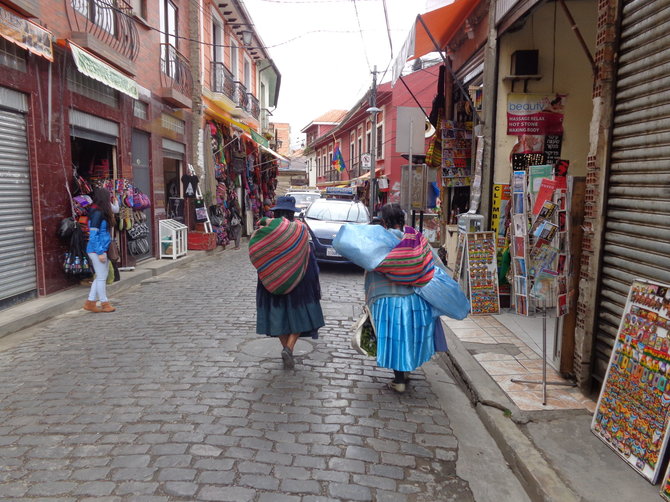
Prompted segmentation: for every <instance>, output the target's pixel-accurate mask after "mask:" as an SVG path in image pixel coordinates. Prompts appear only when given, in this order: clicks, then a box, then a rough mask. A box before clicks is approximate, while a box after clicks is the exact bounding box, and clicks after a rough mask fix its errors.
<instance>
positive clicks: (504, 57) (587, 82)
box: [493, 0, 597, 183]
mask: <svg viewBox="0 0 670 502" xmlns="http://www.w3.org/2000/svg"><path fill="white" fill-rule="evenodd" d="M566 4H567V6H568V8H569V9H570V12H571V13H572V16H573V18H574V19H575V21H576V23H577V26H578V27H579V30H580V31H581V33H582V36H583V37H584V40H585V41H586V44H587V45H588V46H589V50H590V51H591V54H593V53H594V47H595V38H596V15H597V12H596V3H595V1H593V0H588V1H567V2H566ZM554 21H555V22H556V29H555V30H554ZM498 47H499V51H500V52H499V59H498V96H497V109H496V139H495V160H494V162H495V165H494V174H493V177H494V181H493V183H509V182H510V170H511V167H510V161H509V156H510V152H511V151H512V147H513V146H514V144H515V143H516V136H507V134H506V133H507V115H506V106H507V94H508V93H511V91H512V84H511V82H506V81H503V77H505V76H506V75H509V74H511V70H510V65H511V56H512V53H513V52H514V51H517V50H523V49H525V50H530V49H537V50H538V51H539V74H541V75H542V79H541V80H539V81H535V80H531V81H529V82H528V88H527V92H528V93H560V94H567V98H566V101H565V112H564V113H565V115H564V120H563V146H562V149H561V158H563V159H568V160H569V161H570V169H569V171H568V174H569V175H572V176H585V175H586V157H587V154H588V148H589V122H590V120H591V113H592V109H593V106H592V91H593V73H592V71H591V65H590V64H589V61H588V59H587V57H586V54H585V53H584V51H583V49H582V47H581V45H580V43H579V41H578V39H577V37H576V35H575V34H574V33H573V31H572V30H571V28H570V25H569V23H568V20H567V18H566V16H565V12H564V11H563V9H562V8H561V6H560V5H559V4H558V2H548V3H544V4H542V5H541V6H540V7H538V8H537V9H535V10H534V11H533V13H532V14H531V15H530V16H528V18H527V20H526V23H525V24H524V26H523V28H521V29H520V30H519V31H517V32H515V33H505V34H504V35H503V36H502V37H501V38H500V40H499V42H498ZM552 77H553V78H552ZM552 81H553V86H552ZM514 92H515V93H518V92H523V82H516V84H515V87H514Z"/></svg>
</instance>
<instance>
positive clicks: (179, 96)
mask: <svg viewBox="0 0 670 502" xmlns="http://www.w3.org/2000/svg"><path fill="white" fill-rule="evenodd" d="M160 77H161V97H162V98H163V101H165V102H166V103H168V104H170V105H172V106H174V107H177V108H191V106H192V105H193V102H192V101H191V96H192V94H193V76H192V75H191V65H190V64H189V62H188V59H186V57H184V56H183V55H182V54H181V53H180V52H179V51H178V50H177V49H175V48H174V47H173V46H172V45H170V44H161V56H160Z"/></svg>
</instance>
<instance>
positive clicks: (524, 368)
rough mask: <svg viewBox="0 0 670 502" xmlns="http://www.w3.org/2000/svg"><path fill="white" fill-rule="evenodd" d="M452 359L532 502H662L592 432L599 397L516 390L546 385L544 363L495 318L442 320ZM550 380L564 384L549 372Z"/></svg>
mask: <svg viewBox="0 0 670 502" xmlns="http://www.w3.org/2000/svg"><path fill="white" fill-rule="evenodd" d="M443 324H444V325H445V332H446V334H447V341H448V344H449V352H448V353H447V354H444V355H443V356H442V361H443V362H444V363H445V364H446V365H447V366H449V367H450V368H451V369H452V371H453V372H454V374H456V375H459V376H460V378H461V383H462V384H463V385H464V387H465V389H466V392H467V393H468V394H469V396H470V399H471V400H472V403H473V405H474V406H475V408H476V410H477V412H478V414H479V416H480V417H481V419H482V421H483V422H484V424H485V426H486V427H487V429H488V432H489V433H490V434H491V435H492V436H493V438H494V439H495V441H496V442H497V443H498V446H499V447H500V449H501V450H502V452H503V455H504V456H505V459H506V460H507V462H508V463H509V464H510V465H511V466H512V468H513V469H514V470H515V472H516V473H517V474H518V475H519V476H520V478H521V479H522V481H523V482H524V483H525V486H526V487H527V489H528V492H529V495H530V496H531V498H532V499H534V500H538V501H540V500H547V501H549V500H550V501H566V502H567V501H576V500H581V501H588V502H592V501H593V502H598V501H611V500H660V496H659V490H660V484H657V485H651V484H650V483H649V482H647V480H646V479H645V478H643V477H642V476H640V475H639V474H637V472H635V471H634V470H633V469H632V468H631V467H629V466H628V464H626V463H625V462H624V461H623V460H622V459H621V458H620V457H619V456H618V455H617V454H615V453H614V452H613V451H612V450H610V448H609V447H607V446H606V445H605V444H604V443H603V442H602V441H600V440H599V439H598V438H596V436H595V435H593V434H592V433H591V430H590V427H591V418H592V416H593V413H594V411H595V407H596V400H597V396H594V398H593V399H591V398H589V397H586V396H584V395H582V393H581V392H580V391H579V390H578V389H577V388H576V387H565V386H551V385H549V386H547V404H546V405H543V404H542V385H541V384H529V383H515V382H512V379H524V380H532V381H538V380H541V379H542V359H541V357H540V356H539V355H538V354H536V353H535V351H533V350H532V348H530V347H529V346H528V345H527V344H526V343H525V342H524V341H523V338H525V337H522V336H517V335H516V334H515V333H513V332H511V331H510V330H509V329H507V328H506V327H505V326H504V325H503V324H502V323H501V322H500V321H499V320H498V319H497V316H477V317H470V318H468V319H466V320H463V321H455V320H452V319H448V318H446V317H444V318H443ZM547 381H555V382H557V381H558V382H560V381H562V382H565V381H566V380H565V379H563V378H562V377H561V376H560V375H559V374H558V373H557V372H556V371H555V370H553V369H552V368H551V367H550V366H549V365H547Z"/></svg>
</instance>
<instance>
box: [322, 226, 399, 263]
mask: <svg viewBox="0 0 670 502" xmlns="http://www.w3.org/2000/svg"><path fill="white" fill-rule="evenodd" d="M398 242H400V239H398V238H397V237H396V236H395V235H393V233H391V232H389V231H388V230H386V229H385V228H384V227H382V226H381V225H355V224H352V223H347V224H345V225H342V226H341V227H340V230H339V232H337V235H336V236H335V239H334V240H333V247H334V248H335V250H336V251H337V252H338V253H340V254H341V255H342V256H344V257H345V258H346V259H347V260H349V261H351V262H352V263H355V264H356V265H358V266H359V267H361V268H364V269H365V270H367V271H372V270H374V269H375V268H377V266H378V265H379V264H380V263H381V261H382V260H383V259H384V258H386V255H388V254H389V252H390V251H391V249H393V248H394V247H395V246H396V245H397V244H398Z"/></svg>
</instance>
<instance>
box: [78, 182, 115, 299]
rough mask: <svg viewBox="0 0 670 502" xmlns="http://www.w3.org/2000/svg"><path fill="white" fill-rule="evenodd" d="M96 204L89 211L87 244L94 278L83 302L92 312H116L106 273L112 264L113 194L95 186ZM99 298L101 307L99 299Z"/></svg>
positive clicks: (93, 195) (92, 197) (94, 199)
mask: <svg viewBox="0 0 670 502" xmlns="http://www.w3.org/2000/svg"><path fill="white" fill-rule="evenodd" d="M91 199H92V200H93V204H91V208H90V209H89V211H88V229H89V238H88V244H87V245H86V254H87V255H88V257H89V260H90V262H91V265H92V266H93V270H94V271H95V278H94V279H93V282H92V283H91V290H90V292H89V294H88V300H86V302H85V303H84V309H85V310H88V311H90V312H114V311H115V310H116V309H115V308H114V307H112V305H111V304H110V303H109V300H108V299H107V274H108V273H109V263H108V261H107V260H108V258H107V250H108V249H109V245H110V243H111V242H112V236H111V235H110V229H111V228H112V227H113V226H114V212H113V209H112V202H111V199H112V196H111V194H110V193H109V191H108V190H107V189H105V188H102V187H100V188H96V189H95V190H93V194H92V196H91ZM98 300H99V301H100V306H98V304H97V302H98Z"/></svg>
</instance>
